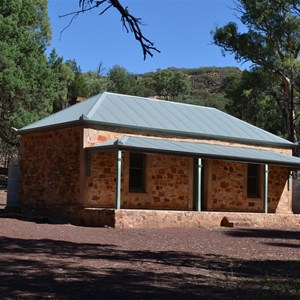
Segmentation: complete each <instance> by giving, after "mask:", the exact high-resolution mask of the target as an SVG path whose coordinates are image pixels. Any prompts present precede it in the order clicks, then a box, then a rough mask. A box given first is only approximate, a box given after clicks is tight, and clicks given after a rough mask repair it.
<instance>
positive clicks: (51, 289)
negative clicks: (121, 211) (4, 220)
mask: <svg viewBox="0 0 300 300" xmlns="http://www.w3.org/2000/svg"><path fill="white" fill-rule="evenodd" d="M0 276H1V281H0V294H1V295H2V299H44V298H47V299H49V298H50V299H51V298H52V299H128V300H131V299H281V298H282V299H299V297H300V280H299V277H300V262H299V261H280V260H278V261H257V260H255V259H253V260H251V261H249V260H237V259H232V258H229V257H227V256H219V255H201V256H200V255H195V254H191V253H188V252H177V251H172V252H167V251H159V252H150V251H134V250H132V251H129V250H124V249H122V248H121V247H117V246H115V245H110V244H84V243H81V244H77V243H73V242H65V241H59V240H34V239H31V240H30V239H29V240H28V239H26V240H25V239H15V238H8V237H0Z"/></svg>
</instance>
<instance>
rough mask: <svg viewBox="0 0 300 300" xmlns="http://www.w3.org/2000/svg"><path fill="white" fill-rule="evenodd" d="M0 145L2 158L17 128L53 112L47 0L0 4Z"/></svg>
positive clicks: (10, 150)
mask: <svg viewBox="0 0 300 300" xmlns="http://www.w3.org/2000/svg"><path fill="white" fill-rule="evenodd" d="M0 36H1V40H0V144H1V149H2V152H4V154H5V155H10V154H13V153H14V151H15V149H16V148H15V147H16V145H17V143H18V139H17V135H16V133H15V131H14V130H12V128H13V127H16V128H20V127H22V126H25V125H27V124H29V123H31V122H33V121H36V120H37V119H39V118H42V117H44V116H46V115H48V114H50V113H51V112H52V109H53V103H54V101H55V99H57V98H58V94H57V93H58V91H57V81H56V80H57V76H56V74H55V72H54V71H53V70H52V69H51V67H50V66H49V64H48V60H47V57H46V56H45V54H44V51H45V48H46V46H47V45H48V42H49V40H50V36H51V31H50V24H49V19H48V14H47V1H46V0H15V1H1V2H0Z"/></svg>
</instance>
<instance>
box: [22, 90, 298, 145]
mask: <svg viewBox="0 0 300 300" xmlns="http://www.w3.org/2000/svg"><path fill="white" fill-rule="evenodd" d="M79 119H82V122H85V123H86V124H88V123H93V124H98V125H102V126H116V127H121V128H128V129H137V130H143V131H150V132H156V133H162V134H163V133H164V134H176V135H177V136H178V135H188V136H194V137H198V138H208V139H216V140H227V141H236V142H241V143H251V144H260V145H274V146H285V147H292V146H293V143H291V142H289V141H287V140H285V139H283V138H280V137H278V136H276V135H274V134H271V133H269V132H267V131H265V130H263V129H260V128H258V127H256V126H253V125H251V124H249V123H247V122H244V121H242V120H239V119H237V118H235V117H233V116H230V115H228V114H226V113H224V112H222V111H220V110H218V109H215V108H209V107H203V106H196V105H190V104H184V103H177V102H171V101H164V100H155V99H148V98H142V97H136V96H128V95H120V94H114V93H107V92H105V93H102V94H99V95H96V96H94V97H92V98H89V99H87V100H85V101H83V102H81V103H78V104H76V105H74V106H71V107H69V108H67V109H64V110H62V111H60V112H58V113H56V114H53V115H51V116H49V117H46V118H44V119H42V120H40V121H37V122H35V123H33V124H31V125H28V126H25V127H23V128H22V129H20V130H19V132H20V133H24V132H28V131H34V130H41V129H43V128H48V127H53V126H58V125H61V126H65V125H66V124H67V123H69V122H79Z"/></svg>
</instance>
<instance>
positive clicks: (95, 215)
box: [72, 208, 300, 228]
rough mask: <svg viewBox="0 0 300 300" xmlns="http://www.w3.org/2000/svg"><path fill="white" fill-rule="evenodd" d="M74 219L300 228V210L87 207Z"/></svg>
mask: <svg viewBox="0 0 300 300" xmlns="http://www.w3.org/2000/svg"><path fill="white" fill-rule="evenodd" d="M72 219H73V220H74V222H75V223H77V224H80V225H85V226H96V227H98V226H99V227H100V226H109V227H115V228H170V227H182V228H196V227H206V228H207V227H208V228H210V227H211V228H213V227H219V226H221V225H223V226H229V227H252V228H254V227H260V228H292V227H299V228H300V215H298V214H272V213H269V214H265V213H243V212H208V211H206V212H196V211H169V210H138V209H99V208H84V209H80V210H76V212H75V211H74V215H73V216H72ZM221 223H222V224H221Z"/></svg>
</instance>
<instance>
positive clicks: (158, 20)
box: [48, 0, 247, 74]
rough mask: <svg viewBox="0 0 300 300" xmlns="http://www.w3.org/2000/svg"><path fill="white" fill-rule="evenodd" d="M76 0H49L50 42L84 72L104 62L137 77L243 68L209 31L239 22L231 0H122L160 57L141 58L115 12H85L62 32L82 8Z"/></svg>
mask: <svg viewBox="0 0 300 300" xmlns="http://www.w3.org/2000/svg"><path fill="white" fill-rule="evenodd" d="M78 2H79V1H78V0H49V1H48V3H49V4H48V12H49V16H50V22H51V27H52V42H51V46H50V48H49V50H48V51H50V50H51V49H52V48H55V49H56V51H57V52H58V54H59V55H60V56H63V57H64V59H65V60H67V59H75V60H76V62H77V63H78V64H79V66H80V67H81V69H82V71H84V72H86V71H88V70H96V69H97V66H98V65H99V63H100V62H102V64H103V66H104V67H105V69H106V71H108V70H109V68H111V67H113V66H114V65H120V66H122V67H124V68H126V69H127V71H129V72H130V73H134V74H139V73H145V72H152V71H156V70H157V69H165V68H168V67H183V68H198V67H209V66H218V67H224V66H236V67H240V68H243V69H244V68H246V66H247V65H242V66H241V65H240V64H239V63H237V62H236V61H235V60H234V57H233V56H231V55H229V54H227V55H226V56H225V57H224V56H223V55H222V53H221V49H220V48H219V47H217V46H215V45H213V44H212V35H211V33H210V32H211V31H212V30H213V29H214V28H215V27H216V26H223V25H225V24H226V23H227V22H229V21H235V22H238V19H237V18H236V16H235V12H234V10H233V8H234V1H233V0H121V1H120V2H121V3H122V4H124V6H128V8H129V11H130V12H131V13H132V14H133V15H135V16H137V17H140V18H142V21H143V23H144V24H145V26H142V30H143V33H144V35H145V36H146V37H147V38H149V39H150V40H151V41H154V42H155V46H156V47H157V48H158V49H159V50H160V51H161V53H155V52H154V56H153V57H152V58H151V57H148V58H147V59H146V61H144V60H143V54H142V50H141V48H140V45H139V44H138V42H136V41H135V39H134V37H133V35H132V34H127V33H126V32H125V31H124V29H123V28H122V24H121V21H120V16H119V14H118V13H117V11H115V10H114V9H110V10H108V11H107V12H106V13H105V14H104V15H101V16H99V15H98V13H97V12H96V11H94V12H87V13H85V14H81V15H80V16H79V17H78V18H76V19H75V20H74V21H73V23H72V24H71V26H70V27H69V28H67V29H66V30H65V31H64V32H63V34H61V31H62V30H63V29H64V28H65V27H66V26H67V25H68V23H69V22H70V17H64V18H59V16H60V15H64V14H67V13H69V12H73V11H76V10H78V8H79V6H78Z"/></svg>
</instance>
